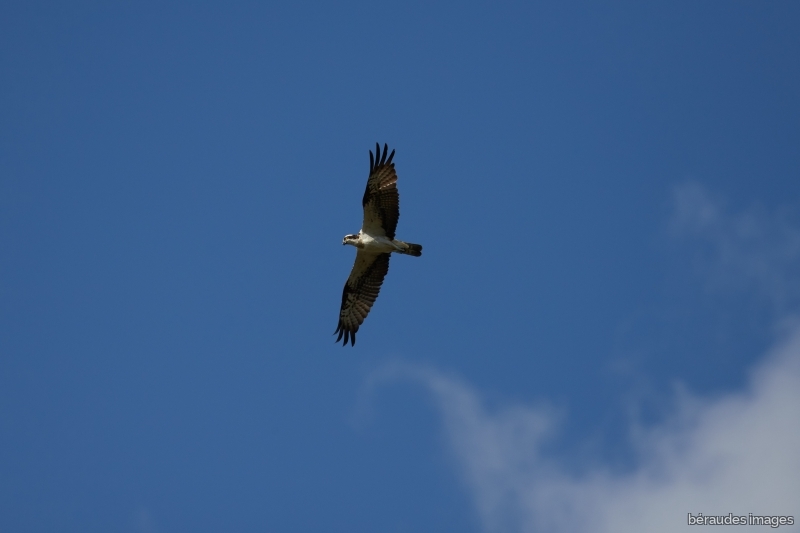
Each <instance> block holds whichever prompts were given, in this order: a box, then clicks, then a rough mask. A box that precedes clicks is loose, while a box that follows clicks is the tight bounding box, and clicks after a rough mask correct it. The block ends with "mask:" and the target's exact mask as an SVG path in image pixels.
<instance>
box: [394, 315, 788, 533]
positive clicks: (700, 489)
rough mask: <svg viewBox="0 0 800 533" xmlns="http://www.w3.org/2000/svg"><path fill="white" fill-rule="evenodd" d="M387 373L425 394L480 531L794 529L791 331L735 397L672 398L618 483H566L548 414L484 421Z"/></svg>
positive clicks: (524, 412)
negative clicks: (724, 522)
mask: <svg viewBox="0 0 800 533" xmlns="http://www.w3.org/2000/svg"><path fill="white" fill-rule="evenodd" d="M386 373H388V374H390V375H393V376H395V377H397V376H399V375H403V376H406V377H413V378H414V379H415V380H419V381H421V382H422V383H424V384H425V385H426V386H427V388H428V389H429V390H430V391H431V392H432V393H433V395H434V397H435V399H436V404H437V406H438V407H439V409H440V411H441V414H442V418H443V421H444V426H445V429H446V433H447V435H448V440H449V442H450V445H451V447H452V451H453V452H454V454H455V456H456V457H457V459H458V464H459V465H460V468H461V472H462V474H463V479H464V481H465V482H466V484H467V486H468V488H469V490H470V492H471V493H472V495H473V498H474V502H475V505H476V508H477V511H478V513H479V515H480V517H481V520H482V523H483V526H484V530H486V531H490V532H495V531H508V532H516V531H519V532H529V531H530V532H533V531H548V532H556V533H557V532H562V531H564V532H565V531H586V532H590V531H591V532H604V531H608V532H618V533H624V532H626V531H631V532H642V531H653V532H658V531H676V530H680V529H683V528H684V527H686V525H687V524H686V522H687V513H690V512H691V513H693V515H696V514H697V513H700V512H702V513H704V514H705V515H708V514H715V515H722V514H725V515H727V514H728V513H729V512H730V513H733V514H734V515H747V514H748V513H754V514H759V515H793V516H794V517H795V519H800V324H795V325H794V326H792V327H791V328H790V332H789V334H788V337H787V338H786V339H785V340H784V341H783V342H781V343H780V344H779V345H778V346H776V347H775V349H774V350H772V351H771V352H770V354H768V355H767V357H766V360H765V362H764V363H763V364H761V365H760V366H759V367H758V368H757V369H756V370H755V371H754V372H753V373H752V376H751V379H750V381H749V385H748V387H747V389H746V390H745V391H744V392H740V393H736V394H730V395H727V396H724V397H721V398H717V399H713V400H709V399H703V398H700V397H697V396H693V395H691V394H689V393H685V392H683V393H680V394H678V398H677V400H676V402H677V406H678V407H677V408H676V411H675V414H674V416H673V417H672V419H670V420H669V421H667V422H664V423H662V424H660V425H658V426H656V427H652V428H646V429H645V428H635V431H632V434H634V435H636V437H634V441H635V442H634V443H633V444H634V448H635V450H636V451H637V467H636V468H635V469H634V470H633V471H632V472H629V473H626V474H614V473H612V472H611V471H610V469H608V468H606V467H604V466H603V465H596V466H594V467H592V468H589V469H588V470H587V471H585V472H584V473H583V474H581V475H576V474H571V473H568V472H567V470H566V469H565V468H563V467H562V466H561V465H559V464H558V463H557V462H556V461H555V460H554V459H552V458H549V457H548V456H547V454H546V453H543V452H542V444H543V442H544V441H545V440H546V439H547V438H548V436H549V435H550V434H551V433H552V432H553V431H554V429H555V427H556V426H557V424H558V417H556V416H555V415H554V414H553V413H552V412H551V411H550V410H547V409H541V408H537V407H531V406H515V407H511V408H505V409H502V410H499V411H496V412H490V411H489V410H488V409H487V408H486V407H485V406H484V404H483V402H482V401H481V398H480V397H479V395H478V394H477V393H476V392H475V391H474V390H472V389H471V388H470V387H469V386H468V385H466V384H464V383H462V382H460V381H459V380H457V379H454V378H452V377H447V376H445V375H443V374H441V373H439V372H437V371H434V370H431V369H422V368H416V367H407V366H406V367H403V366H394V367H392V368H391V369H390V370H388V371H385V372H384V374H386ZM754 527H755V526H754ZM784 527H787V526H784ZM750 529H751V528H748V527H740V528H737V531H739V530H742V531H748V530H750ZM759 529H763V526H760V527H759Z"/></svg>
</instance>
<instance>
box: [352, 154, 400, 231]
mask: <svg viewBox="0 0 800 533" xmlns="http://www.w3.org/2000/svg"><path fill="white" fill-rule="evenodd" d="M388 151H389V147H388V146H387V145H386V144H384V145H383V153H382V154H381V147H380V145H379V144H377V143H376V144H375V156H374V157H373V155H372V150H370V152H369V178H368V179H367V190H366V191H364V199H363V200H362V201H361V204H362V205H363V206H364V223H363V225H362V229H364V230H365V231H366V232H367V233H370V234H372V235H376V234H377V235H380V233H381V232H382V233H383V234H384V235H386V236H387V237H388V238H390V239H394V233H395V230H396V229H397V220H398V219H399V218H400V194H399V193H398V192H397V172H395V170H394V163H392V158H393V157H394V150H392V153H391V154H389V157H388V158H387V157H386V154H387V153H388Z"/></svg>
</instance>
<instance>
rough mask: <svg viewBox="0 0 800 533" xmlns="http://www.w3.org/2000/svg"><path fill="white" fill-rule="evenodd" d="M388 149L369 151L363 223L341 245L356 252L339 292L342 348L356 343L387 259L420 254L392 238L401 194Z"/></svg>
mask: <svg viewBox="0 0 800 533" xmlns="http://www.w3.org/2000/svg"><path fill="white" fill-rule="evenodd" d="M388 151H389V147H388V146H387V145H386V144H384V145H383V154H381V147H380V145H379V144H377V143H376V144H375V156H374V157H373V155H372V150H370V152H369V178H368V179H367V190H366V191H364V199H363V200H362V201H361V204H362V205H363V206H364V221H363V222H362V224H361V231H359V232H358V235H345V236H344V239H343V240H342V245H345V244H349V245H351V246H355V247H356V248H357V249H358V252H356V263H355V264H354V265H353V270H351V271H350V277H349V278H347V283H345V284H344V291H342V309H341V310H340V311H339V325H338V326H337V327H336V331H334V332H333V334H334V335H336V334H337V333H338V334H339V337H338V338H337V339H336V342H339V341H340V340H342V337H344V343H343V344H342V346H347V343H348V342H350V345H351V346H355V344H356V332H357V331H358V328H359V326H360V325H361V324H362V323H363V322H364V319H365V318H367V314H369V310H370V309H372V304H373V303H375V299H376V298H377V297H378V292H380V290H381V285H382V284H383V278H384V277H385V276H386V273H387V272H389V256H390V255H391V254H392V252H397V253H399V254H406V255H413V256H414V257H419V256H421V255H422V246H420V245H419V244H412V243H410V242H403V241H398V240H397V239H395V238H394V232H395V229H396V228H397V219H398V218H400V195H399V194H398V192H397V173H396V172H395V171H394V163H392V158H393V157H394V150H392V153H391V154H389V157H388V158H387V157H386V154H387V152H388Z"/></svg>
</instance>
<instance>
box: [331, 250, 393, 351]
mask: <svg viewBox="0 0 800 533" xmlns="http://www.w3.org/2000/svg"><path fill="white" fill-rule="evenodd" d="M389 255H390V254H378V255H375V254H367V253H365V252H362V251H361V250H359V251H358V253H357V254H356V264H354V265H353V270H351V271H350V277H349V278H347V283H345V284H344V291H342V309H341V310H340V311H339V325H338V326H336V331H334V335H335V334H336V333H338V334H339V337H338V338H337V339H336V342H339V341H340V340H342V337H344V344H342V346H347V343H348V341H349V342H350V344H351V345H352V346H355V344H356V331H358V327H359V326H360V325H361V324H362V323H363V322H364V319H365V318H367V315H368V314H369V310H370V309H372V304H373V303H375V298H377V297H378V292H380V290H381V285H382V284H383V278H385V277H386V273H387V272H389Z"/></svg>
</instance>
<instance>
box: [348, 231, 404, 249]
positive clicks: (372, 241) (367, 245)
mask: <svg viewBox="0 0 800 533" xmlns="http://www.w3.org/2000/svg"><path fill="white" fill-rule="evenodd" d="M358 237H359V240H360V241H361V244H363V245H364V248H362V249H363V250H364V251H365V252H368V253H373V254H385V253H386V252H399V251H400V250H402V248H401V247H400V246H398V245H396V244H394V242H392V240H391V239H389V238H388V237H386V236H385V235H370V234H369V233H364V232H363V231H361V232H359V234H358Z"/></svg>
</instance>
